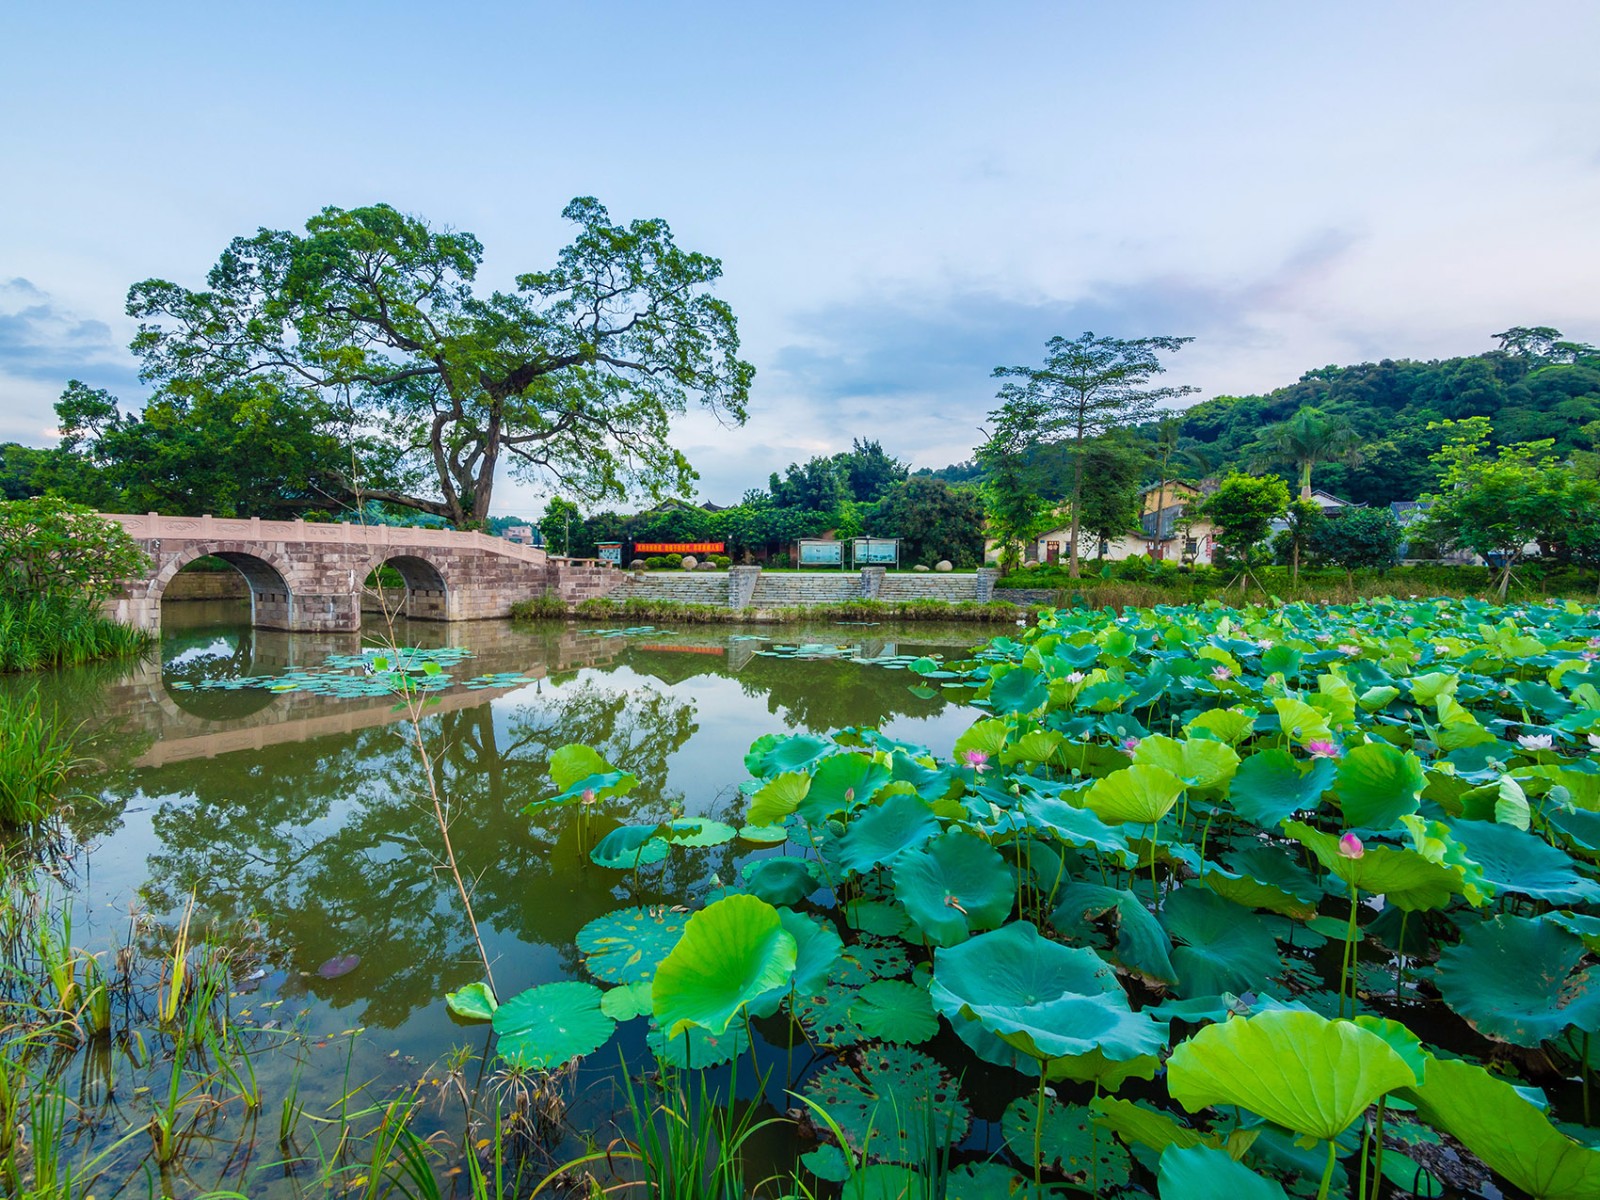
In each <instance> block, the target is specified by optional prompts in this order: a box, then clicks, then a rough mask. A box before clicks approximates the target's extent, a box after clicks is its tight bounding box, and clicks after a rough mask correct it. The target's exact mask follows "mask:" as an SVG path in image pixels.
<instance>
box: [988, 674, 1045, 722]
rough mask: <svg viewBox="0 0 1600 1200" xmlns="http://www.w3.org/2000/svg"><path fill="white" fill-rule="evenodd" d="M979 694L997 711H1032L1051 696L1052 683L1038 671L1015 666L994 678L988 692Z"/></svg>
mask: <svg viewBox="0 0 1600 1200" xmlns="http://www.w3.org/2000/svg"><path fill="white" fill-rule="evenodd" d="M996 669H997V670H998V668H996ZM979 695H980V696H983V697H984V698H986V699H987V700H988V701H989V705H990V707H991V708H993V709H994V711H995V712H997V713H1031V712H1033V711H1034V710H1035V709H1037V708H1038V707H1039V706H1040V705H1042V704H1043V703H1044V702H1045V700H1047V699H1048V698H1049V696H1050V685H1049V683H1047V682H1046V681H1045V678H1044V676H1043V675H1040V674H1039V672H1037V671H1034V670H1031V669H1030V668H1028V667H1013V668H1011V670H1009V671H1007V672H1006V673H1005V674H1004V675H1001V676H999V677H998V678H996V679H994V680H993V681H992V682H991V683H990V684H989V688H988V691H987V693H983V692H980V693H979Z"/></svg>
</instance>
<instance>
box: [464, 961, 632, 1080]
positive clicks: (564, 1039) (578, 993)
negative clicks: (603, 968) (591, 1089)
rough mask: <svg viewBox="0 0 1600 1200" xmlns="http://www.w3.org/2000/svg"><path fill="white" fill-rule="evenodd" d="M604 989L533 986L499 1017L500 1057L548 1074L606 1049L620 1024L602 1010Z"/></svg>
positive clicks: (567, 984)
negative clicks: (575, 1060) (606, 1044)
mask: <svg viewBox="0 0 1600 1200" xmlns="http://www.w3.org/2000/svg"><path fill="white" fill-rule="evenodd" d="M600 1000H601V994H600V989H599V988H597V987H595V986H594V984H592V983H577V982H574V981H570V980H568V981H563V982H561V983H544V984H540V985H539V986H538V987H531V988H529V989H528V990H527V991H525V992H523V993H521V994H520V995H517V996H513V997H512V998H511V999H510V1000H507V1001H506V1002H505V1003H504V1004H502V1005H501V1006H500V1007H499V1008H497V1009H496V1010H495V1013H494V1031H495V1035H496V1037H497V1038H498V1042H497V1044H496V1045H497V1049H498V1050H499V1053H500V1057H501V1058H503V1059H505V1060H506V1061H507V1062H512V1063H516V1064H517V1065H518V1066H522V1067H528V1068H531V1069H533V1070H541V1071H543V1070H549V1069H550V1068H551V1067H557V1066H560V1065H561V1064H562V1063H565V1062H567V1061H569V1060H571V1059H574V1058H581V1057H583V1056H584V1055H586V1054H592V1053H593V1052H594V1051H596V1050H598V1049H599V1048H600V1047H601V1046H603V1045H605V1043H606V1041H607V1039H609V1038H610V1037H611V1032H612V1030H614V1029H615V1028H616V1022H615V1021H613V1020H612V1019H611V1018H610V1017H608V1016H606V1014H605V1013H604V1012H603V1011H601V1008H600Z"/></svg>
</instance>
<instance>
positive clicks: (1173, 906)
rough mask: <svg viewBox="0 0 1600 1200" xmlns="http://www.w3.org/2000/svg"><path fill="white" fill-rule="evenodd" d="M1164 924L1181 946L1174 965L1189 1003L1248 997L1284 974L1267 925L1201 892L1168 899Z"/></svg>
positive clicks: (1188, 890)
mask: <svg viewBox="0 0 1600 1200" xmlns="http://www.w3.org/2000/svg"><path fill="white" fill-rule="evenodd" d="M1161 923H1162V925H1163V926H1165V927H1166V930H1167V933H1168V934H1169V935H1170V936H1171V937H1172V939H1173V940H1174V941H1175V942H1178V943H1180V944H1179V945H1178V946H1177V947H1176V948H1175V949H1174V950H1173V952H1172V965H1173V967H1174V968H1175V969H1176V971H1177V973H1178V994H1179V995H1181V996H1186V997H1193V996H1218V995H1221V994H1222V993H1224V992H1235V993H1237V992H1247V991H1250V990H1252V989H1254V988H1256V987H1259V986H1260V985H1261V983H1262V982H1263V981H1265V980H1268V979H1271V978H1272V977H1273V976H1275V975H1277V974H1278V972H1280V971H1281V970H1282V969H1283V965H1282V963H1281V962H1280V960H1279V958H1278V944H1277V941H1276V940H1275V939H1274V938H1273V936H1272V930H1271V928H1270V927H1269V926H1268V925H1267V923H1266V922H1265V921H1264V920H1262V918H1260V917H1259V916H1257V915H1256V914H1254V913H1250V912H1245V911H1243V910H1241V909H1240V908H1239V906H1238V905H1236V904H1231V903H1229V902H1228V901H1227V900H1224V899H1222V898H1221V897H1220V896H1216V895H1213V894H1212V893H1210V892H1208V891H1204V890H1202V889H1200V888H1193V887H1184V888H1179V889H1178V890H1177V891H1176V892H1174V893H1173V894H1172V895H1170V896H1168V897H1167V902H1166V906H1165V908H1164V909H1163V910H1162V913H1161Z"/></svg>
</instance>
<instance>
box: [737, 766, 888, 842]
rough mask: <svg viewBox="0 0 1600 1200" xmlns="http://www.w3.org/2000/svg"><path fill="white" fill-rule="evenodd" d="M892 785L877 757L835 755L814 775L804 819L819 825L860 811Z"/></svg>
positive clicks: (802, 807)
mask: <svg viewBox="0 0 1600 1200" xmlns="http://www.w3.org/2000/svg"><path fill="white" fill-rule="evenodd" d="M888 782H889V768H888V767H887V766H885V765H884V764H883V763H881V762H879V761H878V760H877V759H876V758H874V757H871V756H869V755H866V754H858V753H846V754H835V755H832V756H830V757H828V758H825V759H823V760H822V762H821V763H819V764H818V765H817V767H816V769H815V770H814V771H812V773H811V790H810V791H809V792H807V793H806V798H805V799H804V800H803V801H801V803H800V815H801V817H803V818H804V819H805V820H806V821H807V822H808V823H809V824H812V825H816V824H818V823H820V822H822V821H825V820H827V819H828V818H829V817H833V816H837V815H838V814H840V813H844V812H848V811H850V810H853V809H856V808H860V807H861V806H862V805H864V804H866V803H867V802H868V801H870V800H871V799H872V797H873V796H874V795H875V794H876V793H877V791H878V789H879V788H881V787H883V785H884V784H886V783H888ZM752 819H754V818H752Z"/></svg>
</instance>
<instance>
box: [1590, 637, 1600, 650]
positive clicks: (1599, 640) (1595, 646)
mask: <svg viewBox="0 0 1600 1200" xmlns="http://www.w3.org/2000/svg"><path fill="white" fill-rule="evenodd" d="M1589 648H1590V649H1591V650H1600V637H1592V638H1590V639H1589Z"/></svg>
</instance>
